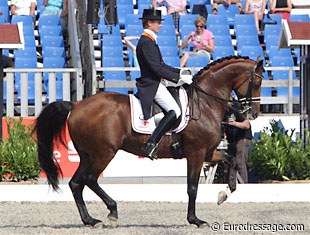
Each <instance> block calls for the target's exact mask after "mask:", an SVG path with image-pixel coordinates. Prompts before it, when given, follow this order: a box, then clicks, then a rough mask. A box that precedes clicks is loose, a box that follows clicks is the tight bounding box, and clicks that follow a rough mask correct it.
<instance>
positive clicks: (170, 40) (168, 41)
mask: <svg viewBox="0 0 310 235" xmlns="http://www.w3.org/2000/svg"><path fill="white" fill-rule="evenodd" d="M157 44H158V46H159V47H162V46H172V47H177V41H176V38H175V37H172V36H168V35H158V37H157Z"/></svg>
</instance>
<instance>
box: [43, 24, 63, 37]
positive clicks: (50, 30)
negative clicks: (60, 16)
mask: <svg viewBox="0 0 310 235" xmlns="http://www.w3.org/2000/svg"><path fill="white" fill-rule="evenodd" d="M39 34H40V37H44V36H62V28H61V26H60V25H43V26H42V27H41V29H40V30H39Z"/></svg>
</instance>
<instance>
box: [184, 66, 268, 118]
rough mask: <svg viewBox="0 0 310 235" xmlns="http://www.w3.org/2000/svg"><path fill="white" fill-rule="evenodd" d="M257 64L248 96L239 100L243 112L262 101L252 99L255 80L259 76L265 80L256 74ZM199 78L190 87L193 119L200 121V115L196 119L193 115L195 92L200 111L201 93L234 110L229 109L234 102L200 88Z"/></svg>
mask: <svg viewBox="0 0 310 235" xmlns="http://www.w3.org/2000/svg"><path fill="white" fill-rule="evenodd" d="M257 64H258V62H256V63H255V65H254V68H253V70H252V71H251V77H250V82H249V84H248V88H247V92H246V96H245V97H244V98H241V99H239V100H238V102H239V103H240V104H241V106H242V107H243V110H245V111H247V112H249V111H251V110H252V102H259V101H260V100H261V99H260V97H252V89H253V83H254V78H255V77H256V76H257V77H259V78H261V79H263V76H262V75H260V74H258V73H257V72H256V70H257ZM197 77H198V74H195V75H194V77H193V83H192V84H191V85H190V86H189V88H190V89H189V97H190V99H191V101H192V105H191V107H192V108H191V112H190V115H189V116H190V118H191V119H194V120H198V119H199V118H200V115H199V117H198V118H194V117H193V113H194V108H193V107H194V106H193V102H194V101H193V94H194V92H196V94H197V97H198V109H199V110H200V97H199V92H201V93H203V94H204V95H207V96H210V97H212V98H214V99H215V100H217V101H218V102H219V103H221V104H222V105H223V106H224V107H225V108H231V109H234V108H233V107H229V105H228V103H232V102H233V101H232V100H230V99H224V98H221V97H218V96H216V95H213V94H210V93H209V92H206V91H204V90H203V89H202V88H201V87H200V86H198V85H197ZM246 81H247V80H244V82H242V83H241V84H240V85H239V86H238V87H237V88H236V89H238V88H239V87H241V86H242V85H243V83H245V82H246ZM239 111H240V110H239ZM245 111H244V112H245Z"/></svg>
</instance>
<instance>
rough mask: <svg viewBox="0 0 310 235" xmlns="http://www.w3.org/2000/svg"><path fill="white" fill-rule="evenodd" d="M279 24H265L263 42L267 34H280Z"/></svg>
mask: <svg viewBox="0 0 310 235" xmlns="http://www.w3.org/2000/svg"><path fill="white" fill-rule="evenodd" d="M281 28H282V26H281V25H278V24H266V25H265V28H264V31H263V34H264V42H265V38H266V37H268V35H277V36H279V35H280V32H281Z"/></svg>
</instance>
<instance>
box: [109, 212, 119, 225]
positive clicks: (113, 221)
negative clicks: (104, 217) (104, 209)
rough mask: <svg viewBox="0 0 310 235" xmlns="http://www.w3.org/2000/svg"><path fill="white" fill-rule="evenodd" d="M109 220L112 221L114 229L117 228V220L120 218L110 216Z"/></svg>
mask: <svg viewBox="0 0 310 235" xmlns="http://www.w3.org/2000/svg"><path fill="white" fill-rule="evenodd" d="M108 219H109V221H110V224H111V226H112V228H116V227H117V220H118V218H117V217H115V216H112V215H108Z"/></svg>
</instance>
